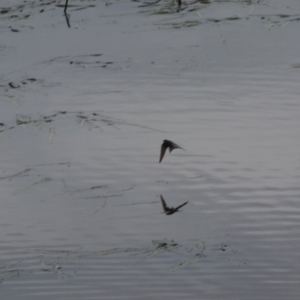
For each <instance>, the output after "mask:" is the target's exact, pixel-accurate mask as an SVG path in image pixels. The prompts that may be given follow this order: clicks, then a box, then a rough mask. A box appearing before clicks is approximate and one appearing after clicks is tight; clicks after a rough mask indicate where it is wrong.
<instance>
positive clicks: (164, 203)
mask: <svg viewBox="0 0 300 300" xmlns="http://www.w3.org/2000/svg"><path fill="white" fill-rule="evenodd" d="M160 200H161V204H162V207H163V209H164V212H167V211H168V206H167V204H166V201H165V199H164V198H163V196H162V195H160Z"/></svg>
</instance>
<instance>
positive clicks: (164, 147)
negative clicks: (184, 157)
mask: <svg viewBox="0 0 300 300" xmlns="http://www.w3.org/2000/svg"><path fill="white" fill-rule="evenodd" d="M168 148H169V152H170V153H171V152H172V150H174V149H176V148H179V149H182V150H185V149H183V148H182V147H180V146H178V145H177V144H175V143H173V142H172V141H168V140H164V141H163V143H162V145H161V148H160V158H159V162H161V161H162V159H163V157H164V155H165V153H166V150H167V149H168Z"/></svg>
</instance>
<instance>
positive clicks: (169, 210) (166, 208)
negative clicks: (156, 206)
mask: <svg viewBox="0 0 300 300" xmlns="http://www.w3.org/2000/svg"><path fill="white" fill-rule="evenodd" d="M160 200H161V204H162V207H163V209H164V212H165V214H166V215H173V214H174V213H176V212H178V210H179V208H181V207H182V206H184V205H186V204H187V203H188V201H187V202H184V203H183V204H181V205H179V206H177V207H175V208H174V207H169V206H167V203H166V201H165V199H164V197H163V196H162V195H160Z"/></svg>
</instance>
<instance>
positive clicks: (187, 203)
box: [175, 201, 189, 210]
mask: <svg viewBox="0 0 300 300" xmlns="http://www.w3.org/2000/svg"><path fill="white" fill-rule="evenodd" d="M188 203H189V201H187V202H184V203H183V204H181V205H179V206H177V207H176V208H175V210H178V209H179V208H181V207H182V206H184V205H186V204H188Z"/></svg>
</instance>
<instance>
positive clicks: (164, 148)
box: [159, 144, 167, 162]
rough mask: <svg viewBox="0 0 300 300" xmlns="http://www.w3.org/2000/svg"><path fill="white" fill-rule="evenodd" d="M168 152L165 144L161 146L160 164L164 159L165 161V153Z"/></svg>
mask: <svg viewBox="0 0 300 300" xmlns="http://www.w3.org/2000/svg"><path fill="white" fill-rule="evenodd" d="M166 150H167V147H166V146H165V145H164V144H162V145H161V148H160V158H159V162H161V161H162V159H163V157H164V155H165V153H166Z"/></svg>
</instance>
